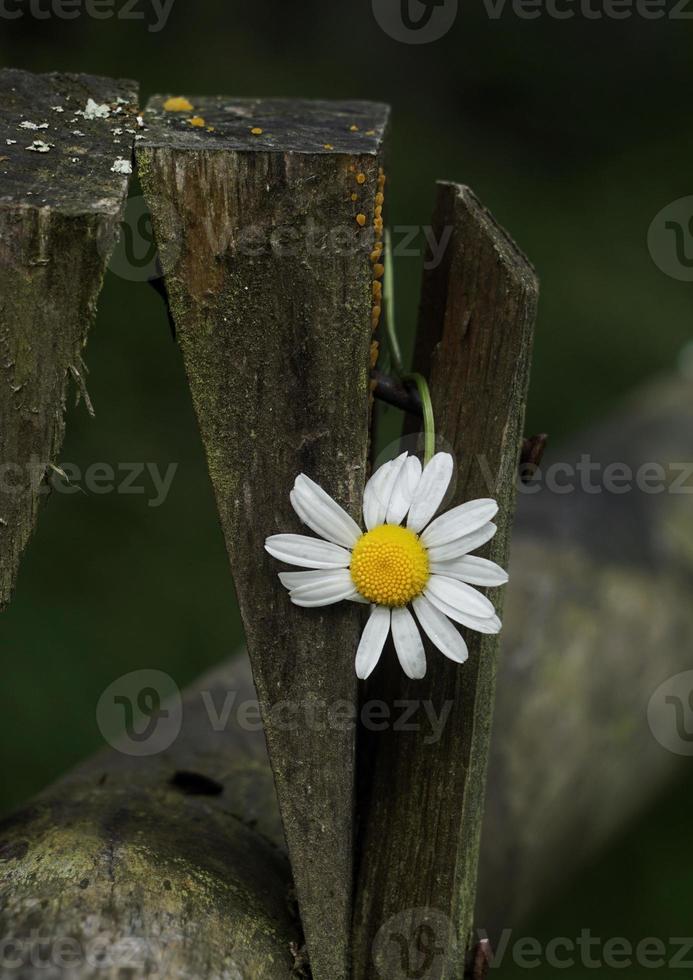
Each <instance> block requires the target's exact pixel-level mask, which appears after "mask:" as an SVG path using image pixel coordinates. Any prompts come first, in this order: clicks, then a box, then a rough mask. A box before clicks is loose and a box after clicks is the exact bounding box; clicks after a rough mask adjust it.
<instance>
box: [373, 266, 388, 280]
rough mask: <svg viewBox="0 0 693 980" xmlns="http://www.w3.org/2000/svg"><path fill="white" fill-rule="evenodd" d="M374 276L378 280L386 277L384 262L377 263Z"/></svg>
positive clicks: (374, 267)
mask: <svg viewBox="0 0 693 980" xmlns="http://www.w3.org/2000/svg"><path fill="white" fill-rule="evenodd" d="M373 275H374V276H375V278H376V279H382V278H383V276H384V275H385V266H384V265H383V264H382V262H376V263H375V265H374V266H373Z"/></svg>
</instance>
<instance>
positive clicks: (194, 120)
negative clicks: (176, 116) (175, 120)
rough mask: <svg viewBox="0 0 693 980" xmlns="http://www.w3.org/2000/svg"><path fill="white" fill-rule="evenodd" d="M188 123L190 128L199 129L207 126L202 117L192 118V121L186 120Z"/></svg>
mask: <svg viewBox="0 0 693 980" xmlns="http://www.w3.org/2000/svg"><path fill="white" fill-rule="evenodd" d="M188 122H189V123H190V125H191V126H197V127H198V128H199V129H201V128H202V127H203V126H206V125H207V123H206V122H205V121H204V119H203V118H202V116H193V117H192V119H188Z"/></svg>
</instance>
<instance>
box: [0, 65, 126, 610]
mask: <svg viewBox="0 0 693 980" xmlns="http://www.w3.org/2000/svg"><path fill="white" fill-rule="evenodd" d="M88 99H93V100H94V102H95V103H96V104H97V105H99V106H105V107H106V108H107V111H108V116H107V117H105V118H101V117H98V118H94V119H88V118H85V116H83V115H78V114H77V113H78V112H83V111H84V110H85V107H86V105H87V100H88ZM136 102H137V85H136V84H135V83H134V82H129V81H114V80H113V79H109V78H97V77H93V76H89V75H59V74H52V75H32V74H30V73H29V72H25V71H16V70H13V69H5V70H3V71H2V72H0V609H2V608H3V606H5V605H6V604H7V602H8V601H9V599H10V596H11V593H12V589H13V587H14V583H15V579H16V575H17V570H18V567H19V562H20V559H21V556H22V553H23V551H24V549H25V547H26V545H27V542H28V540H29V538H30V536H31V533H32V531H33V529H34V526H35V523H36V518H37V512H38V509H39V504H40V502H41V500H42V498H43V497H44V496H45V495H46V493H47V491H48V488H47V483H46V478H47V477H48V476H50V467H51V465H54V464H55V463H56V462H57V459H56V457H57V453H58V451H59V449H60V446H61V444H62V440H63V434H64V428H65V422H64V414H65V405H66V399H67V395H68V387H69V384H70V383H71V382H74V383H75V385H76V387H77V392H78V394H81V395H83V396H84V398H85V401H86V402H87V407H90V403H89V400H88V395H87V394H86V383H85V371H86V368H85V365H84V362H83V361H82V350H83V348H84V345H85V343H86V338H87V332H88V329H89V327H90V325H91V323H92V322H93V320H94V316H95V310H96V300H97V298H98V295H99V291H100V289H101V284H102V281H103V276H104V272H105V269H106V265H107V263H108V260H109V258H110V254H111V251H112V248H113V244H114V242H115V236H116V232H117V229H118V224H119V221H120V217H121V214H122V211H123V208H124V204H125V198H126V196H127V188H128V176H127V174H121V173H114V172H112V169H111V168H112V167H113V166H114V163H115V161H116V159H118V158H123V159H126V160H127V161H129V160H130V159H131V155H132V149H131V148H132V143H133V140H134V136H133V134H134V127H135V126H136V119H135V108H136ZM58 109H61V110H62V111H58ZM102 111H106V110H102ZM23 123H24V124H29V127H27V125H24V126H23V125H22V124H23ZM30 127H34V128H30ZM115 129H120V130H121V131H122V132H121V134H120V135H116V134H114V130H115ZM126 130H130V132H127V131H126ZM76 131H78V132H79V133H81V134H82V135H79V136H78V135H75V132H76ZM32 146H33V147H34V149H29V147H32ZM44 147H47V149H46V150H45V152H39V151H40V150H41V149H42V148H44Z"/></svg>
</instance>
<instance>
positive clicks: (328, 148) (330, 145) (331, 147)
mask: <svg viewBox="0 0 693 980" xmlns="http://www.w3.org/2000/svg"><path fill="white" fill-rule="evenodd" d="M324 149H325V150H334V147H333V146H332V144H331V143H325V146H324Z"/></svg>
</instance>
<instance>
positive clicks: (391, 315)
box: [384, 231, 403, 374]
mask: <svg viewBox="0 0 693 980" xmlns="http://www.w3.org/2000/svg"><path fill="white" fill-rule="evenodd" d="M384 293H385V328H386V330H387V342H388V344H389V347H390V356H391V357H392V364H393V367H394V369H395V372H396V373H397V374H401V373H402V370H403V364H402V351H401V349H400V346H399V340H398V339H397V330H396V328H395V265H394V262H393V261H392V239H391V238H390V232H389V231H386V232H385V288H384Z"/></svg>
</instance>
